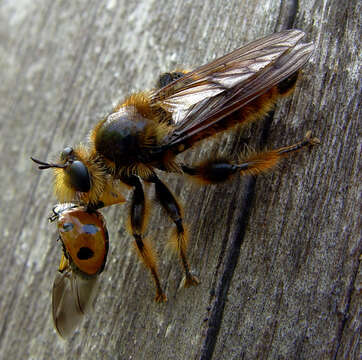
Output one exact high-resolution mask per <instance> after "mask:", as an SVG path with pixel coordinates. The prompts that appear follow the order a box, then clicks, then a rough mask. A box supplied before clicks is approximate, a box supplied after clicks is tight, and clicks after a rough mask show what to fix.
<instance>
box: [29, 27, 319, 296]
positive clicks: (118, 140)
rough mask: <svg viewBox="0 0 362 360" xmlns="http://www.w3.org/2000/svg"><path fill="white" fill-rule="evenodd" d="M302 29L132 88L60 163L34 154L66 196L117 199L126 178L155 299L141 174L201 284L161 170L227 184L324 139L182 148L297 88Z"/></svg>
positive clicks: (89, 201) (80, 200)
mask: <svg viewBox="0 0 362 360" xmlns="http://www.w3.org/2000/svg"><path fill="white" fill-rule="evenodd" d="M304 35H305V34H304V32H302V31H300V30H287V31H282V32H279V33H276V34H272V35H269V36H266V37H264V38H262V39H259V40H256V41H254V42H252V43H250V44H248V45H246V46H244V47H241V48H240V49H237V50H235V51H233V52H231V53H230V54H227V55H225V56H223V57H221V58H219V59H216V60H214V61H212V62H211V63H209V64H207V65H204V66H201V67H199V68H197V69H196V70H194V71H191V72H187V71H175V72H171V73H166V74H163V75H161V76H160V78H159V81H158V85H157V87H156V89H154V90H151V91H145V92H140V93H136V94H133V95H131V96H130V97H128V98H127V99H126V100H125V101H124V102H122V103H121V104H119V105H118V106H116V107H115V109H114V110H113V112H112V113H111V114H109V115H107V116H106V117H105V118H103V119H102V120H100V121H99V122H98V123H97V124H96V125H95V127H94V128H93V129H92V131H91V133H90V141H89V145H88V146H83V145H79V146H74V147H66V148H65V149H64V150H63V151H62V152H61V153H60V157H59V159H58V161H57V162H55V163H47V162H43V161H40V160H36V159H34V158H33V160H34V161H35V162H36V163H37V164H39V168H40V169H48V168H52V169H53V170H54V174H55V181H54V187H55V194H56V196H57V198H58V200H59V201H60V202H67V201H71V202H76V203H77V204H80V205H82V206H86V207H87V208H88V209H99V208H101V207H103V206H109V205H111V204H114V203H118V202H120V201H124V198H123V197H122V196H121V195H120V193H119V191H118V189H116V190H115V188H116V187H117V186H119V184H120V183H123V184H126V185H128V187H131V188H133V197H132V202H131V207H130V215H129V217H130V221H129V223H130V226H129V231H130V233H131V234H132V235H133V237H134V240H135V245H136V249H137V251H138V254H139V257H140V259H141V260H142V261H143V262H144V264H145V265H146V266H147V267H148V268H149V270H150V272H151V274H152V277H153V280H154V282H155V285H156V301H159V302H162V301H165V300H166V296H165V294H164V292H163V290H162V287H161V283H160V280H159V276H158V272H157V267H156V256H155V252H154V250H153V248H152V246H151V244H150V243H149V242H146V241H145V239H144V232H145V224H146V217H147V211H146V199H145V195H144V191H143V185H142V183H143V182H146V183H152V184H154V186H155V193H156V198H157V199H158V201H159V203H160V204H161V206H162V207H163V208H164V209H165V210H166V213H167V214H168V216H169V217H170V219H171V220H172V221H173V222H174V224H175V228H174V232H173V235H172V237H171V238H172V241H171V243H172V244H173V245H174V248H175V251H176V252H177V253H178V255H179V257H180V259H181V263H182V266H183V269H184V273H185V279H184V285H185V286H186V287H187V286H190V285H196V284H197V283H198V280H197V278H196V277H195V276H194V275H193V274H191V272H190V267H189V263H188V260H187V257H186V248H187V242H188V240H187V239H188V236H187V231H186V230H185V225H184V221H183V218H182V209H181V205H180V204H179V202H178V201H177V200H176V199H175V197H174V195H173V194H172V192H171V191H170V190H169V189H168V187H167V186H166V185H165V184H164V183H163V182H162V181H161V179H160V178H159V177H158V175H157V174H156V171H155V170H161V171H165V172H173V173H177V174H180V175H188V176H189V177H191V178H194V179H198V180H199V181H201V182H203V183H206V184H214V183H223V182H225V181H227V180H229V179H230V178H231V177H232V176H233V175H235V174H239V175H250V174H251V175H256V174H259V173H262V172H265V171H267V170H269V169H271V168H273V167H275V165H276V164H277V163H278V162H279V161H280V160H281V159H282V158H284V157H285V156H287V155H288V154H290V153H293V152H295V151H297V150H299V149H302V148H304V147H307V146H309V145H314V144H316V143H318V142H319V141H318V139H316V138H312V137H311V134H310V132H308V134H307V136H306V138H305V139H304V140H302V141H300V142H297V143H296V144H293V145H290V146H286V147H281V148H279V149H274V150H270V151H264V152H260V153H256V154H252V155H250V156H248V157H246V158H245V159H244V160H243V161H239V162H234V161H231V160H225V159H224V158H223V159H221V158H220V159H215V158H212V159H205V160H203V161H202V162H200V163H199V164H195V165H189V164H185V163H183V162H181V161H178V160H177V155H178V154H180V153H182V152H184V151H185V150H187V149H190V148H191V147H192V146H194V145H195V144H197V143H199V142H200V141H201V140H204V139H207V138H209V137H210V136H213V135H216V134H218V133H220V132H222V131H224V130H227V129H230V128H232V127H233V126H235V125H238V124H248V123H250V122H252V121H256V120H258V119H261V118H263V117H264V116H265V115H266V114H267V113H268V112H269V111H270V110H271V109H272V108H273V106H274V104H275V103H276V101H277V100H278V99H279V98H281V97H283V96H286V95H288V94H289V93H290V92H291V91H292V90H293V88H294V86H295V83H296V81H297V77H298V73H299V70H300V68H301V67H302V66H303V65H304V64H305V63H306V62H307V61H308V59H309V57H310V56H311V54H312V51H313V45H312V43H306V42H304V41H303V37H304Z"/></svg>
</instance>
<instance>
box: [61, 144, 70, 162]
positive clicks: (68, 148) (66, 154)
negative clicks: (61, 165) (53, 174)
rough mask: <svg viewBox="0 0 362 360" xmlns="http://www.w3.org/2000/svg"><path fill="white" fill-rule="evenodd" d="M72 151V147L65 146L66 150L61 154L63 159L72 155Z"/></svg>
mask: <svg viewBox="0 0 362 360" xmlns="http://www.w3.org/2000/svg"><path fill="white" fill-rule="evenodd" d="M72 152H73V148H72V147H70V146H67V147H66V148H64V150H63V151H62V152H61V154H60V158H61V160H65V159H67V158H68V157H69V156H70V155H72Z"/></svg>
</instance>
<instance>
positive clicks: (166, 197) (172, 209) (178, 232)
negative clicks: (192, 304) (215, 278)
mask: <svg viewBox="0 0 362 360" xmlns="http://www.w3.org/2000/svg"><path fill="white" fill-rule="evenodd" d="M148 181H149V182H152V183H154V184H155V189H156V197H157V200H158V201H159V202H160V204H161V205H162V207H163V208H164V209H165V210H166V212H167V214H168V216H169V217H170V218H171V219H172V220H173V222H174V223H175V225H176V228H175V232H174V234H173V236H172V239H171V240H172V244H173V245H174V247H175V249H176V251H177V253H178V255H179V256H180V259H181V262H182V266H183V268H184V271H185V279H184V286H185V287H189V286H192V285H197V284H198V283H199V280H198V279H197V277H195V276H194V275H192V274H191V271H190V266H189V263H188V261H187V257H186V250H187V240H188V238H187V231H186V229H185V227H184V224H183V221H182V211H181V207H180V205H179V204H178V202H177V200H176V199H175V197H174V196H173V194H172V193H171V191H170V190H169V189H168V188H167V186H166V185H165V184H164V183H163V182H162V181H161V180H160V179H159V178H158V177H157V176H156V175H153V176H152V177H151V178H150V179H148Z"/></svg>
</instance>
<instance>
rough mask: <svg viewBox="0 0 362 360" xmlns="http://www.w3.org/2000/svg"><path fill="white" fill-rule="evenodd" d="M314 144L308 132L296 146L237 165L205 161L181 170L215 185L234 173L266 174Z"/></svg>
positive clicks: (316, 140) (316, 141)
mask: <svg viewBox="0 0 362 360" xmlns="http://www.w3.org/2000/svg"><path fill="white" fill-rule="evenodd" d="M316 144H319V140H318V139H317V138H312V137H311V132H310V131H308V132H307V134H306V136H305V138H304V140H302V141H300V142H298V143H296V144H293V145H290V146H285V147H282V148H279V149H275V150H270V151H263V152H260V153H255V154H252V155H250V156H248V157H247V158H246V159H244V160H243V161H242V162H240V163H239V164H233V163H231V162H229V161H227V160H207V161H205V162H204V163H202V164H200V165H197V166H193V167H190V166H187V165H182V166H181V168H182V170H183V172H184V173H185V174H187V175H190V176H192V177H195V178H196V179H198V180H200V181H201V182H203V183H206V184H217V183H222V182H225V181H227V180H229V179H230V178H231V176H233V175H234V174H236V173H239V174H241V175H257V174H260V173H262V172H266V171H268V170H270V169H272V168H273V167H275V166H276V165H277V164H278V162H279V161H280V160H281V159H282V158H284V157H286V156H287V155H288V154H290V153H292V152H295V151H298V150H300V149H302V148H304V147H307V146H310V145H316Z"/></svg>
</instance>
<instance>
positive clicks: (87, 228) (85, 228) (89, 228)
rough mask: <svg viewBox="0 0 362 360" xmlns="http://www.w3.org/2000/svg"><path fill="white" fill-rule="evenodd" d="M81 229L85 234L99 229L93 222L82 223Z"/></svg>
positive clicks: (94, 232) (93, 232)
mask: <svg viewBox="0 0 362 360" xmlns="http://www.w3.org/2000/svg"><path fill="white" fill-rule="evenodd" d="M82 230H83V232H85V233H86V234H96V233H97V232H98V231H99V229H98V227H97V226H95V225H93V224H86V225H83V226H82Z"/></svg>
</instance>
